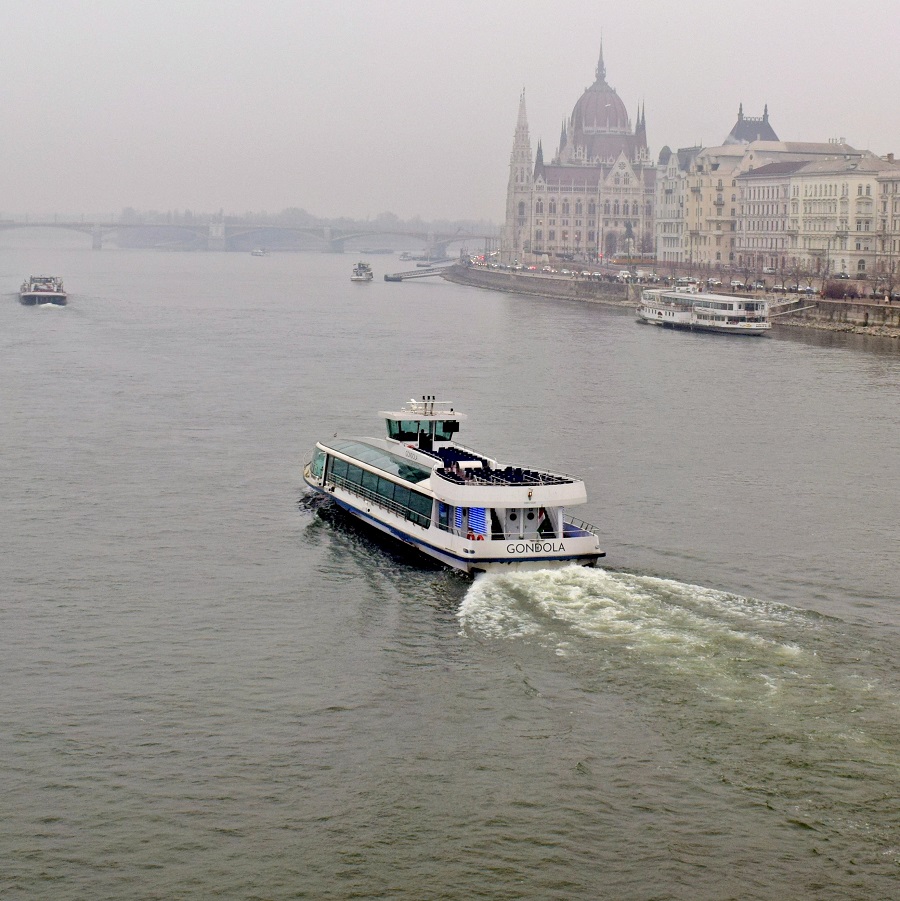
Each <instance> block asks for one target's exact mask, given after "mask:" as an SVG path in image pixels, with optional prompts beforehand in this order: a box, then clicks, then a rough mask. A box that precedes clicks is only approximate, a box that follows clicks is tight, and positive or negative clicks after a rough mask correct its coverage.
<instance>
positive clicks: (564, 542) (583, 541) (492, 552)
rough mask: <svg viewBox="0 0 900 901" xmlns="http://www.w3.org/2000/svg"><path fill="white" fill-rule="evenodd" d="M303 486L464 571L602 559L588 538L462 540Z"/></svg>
mask: <svg viewBox="0 0 900 901" xmlns="http://www.w3.org/2000/svg"><path fill="white" fill-rule="evenodd" d="M303 480H304V482H306V484H307V485H308V486H309V487H310V488H311V489H312V490H313V491H315V492H317V493H318V494H322V495H324V496H325V497H330V498H331V499H332V500H333V501H334V502H335V503H336V504H337V505H338V506H339V507H340V508H341V509H342V510H344V511H345V512H346V513H348V514H349V515H350V516H353V517H354V518H356V519H357V520H359V521H360V522H362V523H364V524H366V525H368V526H371V527H372V528H375V529H377V530H378V531H380V532H382V533H384V534H385V535H388V536H390V537H391V538H393V539H395V540H397V541H399V542H402V543H403V544H404V545H406V546H407V547H410V548H413V549H414V550H416V551H418V552H420V553H422V554H424V555H426V556H428V557H431V558H432V559H434V560H437V561H439V562H440V563H443V564H444V565H446V566H449V567H452V568H453V569H457V570H460V571H462V572H465V573H470V574H475V573H479V572H514V571H528V570H537V569H548V568H554V567H563V566H574V565H577V566H588V567H590V566H595V565H596V564H597V561H598V560H599V559H600V558H601V557H604V556H606V555H605V553H604V552H603V551H601V550H599V547H598V543H597V539H596V537H595V536H594V535H593V534H590V533H584V534H569V535H565V536H563V538H557V539H552V540H550V539H531V538H525V539H506V538H504V539H501V540H493V539H487V540H485V539H484V538H472V539H470V538H467V537H465V536H462V535H455V534H452V533H450V532H443V531H441V530H440V529H438V528H436V527H434V526H431V527H422V526H416V525H415V524H413V523H411V522H409V521H407V520H405V519H403V518H401V517H399V516H397V515H394V514H392V513H391V512H390V511H388V510H385V509H383V508H380V507H379V505H378V504H376V503H374V502H371V501H369V500H367V499H366V498H362V497H359V496H356V495H353V494H351V493H350V492H348V491H344V490H342V489H340V488H334V489H331V488H330V486H328V487H326V486H322V485H319V484H317V483H316V482H315V481H314V480H311V479H310V478H308V474H307V473H306V472H304V476H303Z"/></svg>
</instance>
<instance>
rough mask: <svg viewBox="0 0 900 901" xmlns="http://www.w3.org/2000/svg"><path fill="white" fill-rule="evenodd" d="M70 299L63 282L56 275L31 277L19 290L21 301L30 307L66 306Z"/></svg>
mask: <svg viewBox="0 0 900 901" xmlns="http://www.w3.org/2000/svg"><path fill="white" fill-rule="evenodd" d="M68 299H69V295H68V294H66V290H65V288H63V281H62V279H61V278H59V277H58V276H56V275H32V276H29V277H28V278H27V279H25V281H24V282H22V287H21V288H20V289H19V300H20V301H21V302H22V303H23V304H25V305H26V306H29V307H33V306H36V305H37V304H44V303H52V304H56V305H57V306H64V305H65V304H66V303H67V302H68Z"/></svg>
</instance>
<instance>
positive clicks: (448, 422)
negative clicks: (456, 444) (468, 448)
mask: <svg viewBox="0 0 900 901" xmlns="http://www.w3.org/2000/svg"><path fill="white" fill-rule="evenodd" d="M458 431H459V423H458V422H457V421H456V420H455V419H438V420H437V421H436V422H435V424H434V440H435V441H452V440H453V436H454V435H455V434H456V433H457V432H458Z"/></svg>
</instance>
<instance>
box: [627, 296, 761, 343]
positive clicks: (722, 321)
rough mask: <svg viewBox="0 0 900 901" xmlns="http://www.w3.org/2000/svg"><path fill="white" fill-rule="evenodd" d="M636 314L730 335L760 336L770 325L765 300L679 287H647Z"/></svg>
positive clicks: (661, 322)
mask: <svg viewBox="0 0 900 901" xmlns="http://www.w3.org/2000/svg"><path fill="white" fill-rule="evenodd" d="M637 314H638V318H639V319H640V320H641V321H642V322H649V323H651V324H653V325H662V326H668V327H670V328H687V329H693V330H695V331H705V332H723V333H727V334H732V335H763V334H765V333H766V332H767V331H768V330H769V329H770V328H771V327H772V323H771V322H770V321H769V305H768V303H766V301H764V300H757V299H756V298H752V297H742V296H739V295H731V296H730V295H727V294H697V293H694V292H692V291H684V290H679V289H675V290H666V289H660V288H649V289H647V290H646V291H644V292H643V294H642V295H641V305H640V306H639V307H638V309H637Z"/></svg>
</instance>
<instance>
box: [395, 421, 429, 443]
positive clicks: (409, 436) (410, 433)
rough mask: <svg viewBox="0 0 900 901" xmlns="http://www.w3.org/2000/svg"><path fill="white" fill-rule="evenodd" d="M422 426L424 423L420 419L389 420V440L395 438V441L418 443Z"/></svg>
mask: <svg viewBox="0 0 900 901" xmlns="http://www.w3.org/2000/svg"><path fill="white" fill-rule="evenodd" d="M421 425H422V423H420V422H419V420H418V419H389V420H388V421H387V431H388V438H393V439H394V440H395V441H418V440H419V428H420V427H421ZM426 425H427V423H426Z"/></svg>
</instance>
